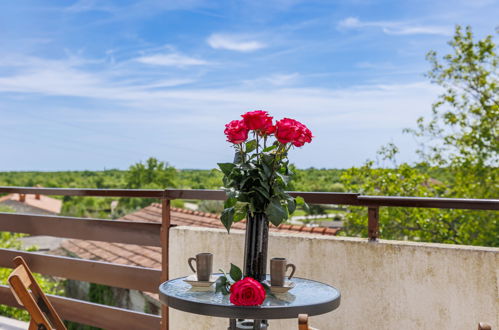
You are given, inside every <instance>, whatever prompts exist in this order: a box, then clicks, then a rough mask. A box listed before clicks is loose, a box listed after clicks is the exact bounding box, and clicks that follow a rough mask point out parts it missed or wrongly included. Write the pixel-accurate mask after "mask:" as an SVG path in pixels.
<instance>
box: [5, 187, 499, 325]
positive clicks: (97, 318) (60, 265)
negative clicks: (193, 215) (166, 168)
mask: <svg viewBox="0 0 499 330" xmlns="http://www.w3.org/2000/svg"><path fill="white" fill-rule="evenodd" d="M2 193H19V194H41V195H57V196H88V197H137V198H157V199H159V200H161V204H162V222H161V223H145V222H133V221H123V220H103V219H90V218H78V217H62V216H42V215H30V214H16V213H1V212H0V231H9V232H17V233H25V234H31V235H49V236H56V237H64V238H74V239H85V240H94V241H104V242H115V243H125V244H137V245H147V246H156V247H161V251H162V253H161V270H158V269H152V268H144V267H136V266H128V265H120V264H113V263H108V262H100V261H92V260H83V259H76V258H69V257H62V256H52V255H45V254H40V253H36V252H25V251H17V250H9V249H0V267H6V268H12V267H13V264H12V259H13V258H14V256H17V255H21V256H23V257H24V258H25V259H26V260H27V262H28V264H29V265H30V267H31V269H32V270H33V271H34V272H37V273H41V274H45V275H51V276H58V277H63V278H68V279H72V280H79V281H86V282H92V283H97V284H104V285H109V286H113V287H119V288H127V289H135V290H139V291H146V292H153V293H157V292H158V287H159V285H160V283H161V282H163V281H166V280H167V279H168V252H169V250H168V246H169V228H170V227H171V226H170V201H171V200H173V199H197V200H224V199H225V198H226V197H225V193H224V192H223V191H221V190H179V189H166V190H130V189H61V188H26V187H0V194H2ZM291 195H293V196H297V195H299V196H302V197H303V198H304V199H305V201H306V202H308V203H314V204H338V205H352V206H364V207H367V208H368V239H369V241H376V240H377V239H378V238H379V208H380V207H417V208H441V209H470V210H494V211H497V210H499V200H497V199H488V200H484V199H457V198H420V197H383V196H363V195H360V194H353V193H328V192H291ZM49 299H50V300H51V302H53V304H54V306H55V308H56V309H57V311H58V312H59V313H60V314H61V317H62V318H63V319H66V320H69V321H74V322H78V323H83V324H88V325H91V326H95V327H100V328H106V329H127V328H128V329H135V328H137V329H140V328H144V329H162V330H166V329H168V309H167V307H166V306H165V307H162V309H161V317H160V316H157V315H152V314H147V313H140V312H136V311H131V310H127V309H123V308H116V307H111V306H106V305H101V304H96V303H90V302H85V301H81V300H76V299H71V298H66V297H59V296H49ZM0 304H5V305H9V306H15V307H19V306H18V305H17V302H16V301H15V299H14V297H13V296H12V294H11V293H10V290H9V288H8V287H7V286H0Z"/></svg>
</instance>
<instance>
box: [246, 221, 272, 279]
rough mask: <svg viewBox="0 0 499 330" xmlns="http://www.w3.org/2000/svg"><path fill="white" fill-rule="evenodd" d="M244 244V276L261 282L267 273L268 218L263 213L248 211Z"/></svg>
mask: <svg viewBox="0 0 499 330" xmlns="http://www.w3.org/2000/svg"><path fill="white" fill-rule="evenodd" d="M246 221H247V222H246V237H245V245H244V276H249V277H252V278H254V279H255V280H257V281H260V282H263V281H264V280H265V274H266V273H267V247H268V242H269V220H268V219H267V216H266V215H265V214H264V213H255V214H250V213H248V217H247V220H246Z"/></svg>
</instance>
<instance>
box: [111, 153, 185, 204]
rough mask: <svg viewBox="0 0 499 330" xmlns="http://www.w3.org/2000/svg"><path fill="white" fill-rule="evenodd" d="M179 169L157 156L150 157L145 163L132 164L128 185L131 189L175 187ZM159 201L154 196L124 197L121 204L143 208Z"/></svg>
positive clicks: (128, 175)
mask: <svg viewBox="0 0 499 330" xmlns="http://www.w3.org/2000/svg"><path fill="white" fill-rule="evenodd" d="M176 181H177V170H176V169H175V168H174V167H173V166H169V165H168V164H167V163H165V162H161V161H159V160H157V159H156V158H153V157H151V158H149V159H148V160H147V161H146V162H145V163H142V162H139V163H136V164H134V165H132V166H130V168H129V170H128V173H127V175H126V187H127V188H129V189H165V188H174V187H175V186H176V184H175V182H176ZM154 202H157V200H156V199H152V198H123V199H122V200H121V201H120V204H121V205H123V206H125V207H126V208H127V209H136V208H142V207H146V206H148V205H150V204H151V203H154Z"/></svg>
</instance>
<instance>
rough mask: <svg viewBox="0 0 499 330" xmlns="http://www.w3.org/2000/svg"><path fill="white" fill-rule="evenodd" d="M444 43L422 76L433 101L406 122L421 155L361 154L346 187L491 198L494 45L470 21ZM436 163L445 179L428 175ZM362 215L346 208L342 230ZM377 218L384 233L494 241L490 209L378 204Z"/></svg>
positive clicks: (496, 90) (497, 141)
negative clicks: (377, 158)
mask: <svg viewBox="0 0 499 330" xmlns="http://www.w3.org/2000/svg"><path fill="white" fill-rule="evenodd" d="M498 33H499V30H498ZM449 45H450V46H451V48H452V52H451V53H450V54H448V55H445V56H444V57H443V58H439V57H438V55H437V53H436V52H435V51H430V52H429V53H428V55H427V58H428V60H429V62H430V63H431V65H432V68H431V70H430V71H429V72H428V74H427V76H428V77H429V78H430V79H431V81H432V82H433V83H436V84H438V85H440V86H442V87H443V89H444V91H443V93H442V94H441V95H440V96H439V97H438V100H437V101H436V102H435V103H434V104H433V107H432V116H431V118H430V119H429V120H425V119H424V118H419V119H418V121H417V128H416V129H407V130H405V131H406V132H409V133H411V134H414V136H416V137H417V138H418V139H419V141H420V142H421V144H420V148H419V150H418V154H419V156H420V161H419V163H418V164H416V166H411V165H409V164H402V165H400V166H394V168H392V169H379V168H374V163H373V162H367V163H366V164H365V165H364V166H363V167H361V168H354V169H350V170H349V171H347V172H346V173H345V174H344V175H343V180H344V183H345V184H346V185H347V187H348V188H349V189H350V190H357V191H360V192H362V193H367V194H377V195H399V196H422V197H424V196H439V197H458V198H497V196H498V195H499V194H498V193H499V188H498V185H497V182H498V174H499V173H498V162H499V156H498V155H499V154H498V151H499V135H498V129H499V122H498V120H499V57H498V55H497V53H496V51H497V46H496V44H495V43H494V41H493V37H492V36H487V37H485V38H484V39H482V40H478V41H475V40H474V37H473V33H472V30H471V28H470V27H467V28H466V29H464V30H463V28H462V27H460V26H457V27H456V31H455V35H454V37H453V39H452V40H451V41H450V42H449ZM397 152H398V149H397V148H396V146H394V145H389V146H388V147H384V148H383V149H382V150H381V153H380V155H381V156H382V157H383V159H385V160H389V161H394V160H395V157H396V154H397ZM394 164H395V163H394ZM442 170H443V171H444V172H445V173H446V174H447V175H446V176H445V177H446V178H447V180H446V182H439V181H438V180H434V179H433V175H435V174H438V173H441V172H442ZM364 211H365V210H364ZM366 218H367V216H366V215H365V213H360V210H359V209H356V208H353V209H352V212H350V213H349V214H348V216H347V224H346V228H345V229H346V232H347V233H349V234H354V235H355V234H365V233H364V231H365V228H366V224H365V222H366ZM380 219H381V230H382V236H383V237H385V238H392V239H405V238H411V239H419V240H424V241H431V242H444V243H456V244H472V245H489V246H499V221H498V216H497V214H496V213H494V212H486V211H466V210H450V211H445V210H432V209H409V208H382V209H381V213H380Z"/></svg>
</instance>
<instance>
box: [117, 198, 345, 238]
mask: <svg viewBox="0 0 499 330" xmlns="http://www.w3.org/2000/svg"><path fill="white" fill-rule="evenodd" d="M170 214H171V217H170V221H171V224H172V225H174V226H195V227H209V228H224V226H223V225H222V223H221V222H220V215H219V214H213V213H205V212H199V211H192V210H187V209H181V208H175V207H172V208H171V212H170ZM121 219H122V220H129V221H145V222H158V223H159V222H161V204H159V203H153V204H151V205H149V206H147V207H145V208H143V209H141V210H138V211H136V212H134V213H130V214H128V215H125V216H124V217H123V218H121ZM232 228H234V229H241V230H244V229H245V228H246V225H245V220H243V221H240V222H236V223H234V224H233V225H232ZM270 230H271V231H278V232H294V233H298V232H301V233H314V234H319V235H336V233H337V232H338V231H339V229H338V228H326V227H307V226H304V225H301V226H299V225H290V224H282V225H280V226H279V227H278V228H276V227H274V226H271V227H270Z"/></svg>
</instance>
